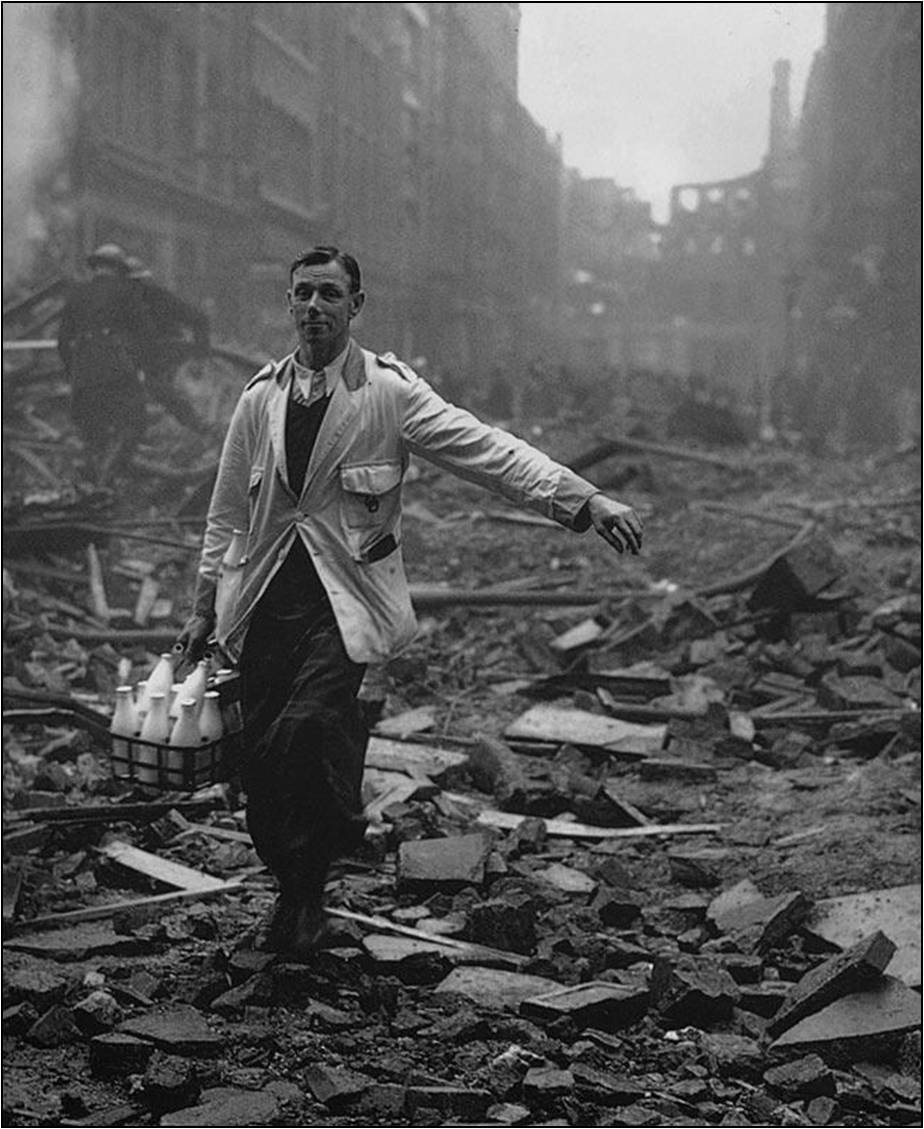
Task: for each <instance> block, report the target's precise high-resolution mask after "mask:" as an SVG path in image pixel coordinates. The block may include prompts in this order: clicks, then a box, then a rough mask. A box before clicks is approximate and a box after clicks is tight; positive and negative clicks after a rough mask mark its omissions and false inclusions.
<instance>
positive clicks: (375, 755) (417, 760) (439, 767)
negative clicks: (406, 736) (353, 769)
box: [366, 737, 468, 777]
mask: <svg viewBox="0 0 924 1129" xmlns="http://www.w3.org/2000/svg"><path fill="white" fill-rule="evenodd" d="M467 760H468V756H467V755H466V754H465V753H453V752H450V751H449V750H448V749H435V748H432V747H431V746H429V745H419V744H416V743H412V742H410V741H394V740H392V739H390V738H387V737H370V738H369V748H368V749H367V750H366V766H367V767H368V768H381V769H386V770H388V771H390V772H404V773H407V774H408V775H409V776H419V775H424V776H429V777H437V776H441V775H442V774H443V773H444V772H445V771H446V770H447V769H449V768H458V767H459V766H460V765H463V764H465V762H466V761H467Z"/></svg>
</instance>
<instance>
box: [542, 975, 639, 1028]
mask: <svg viewBox="0 0 924 1129" xmlns="http://www.w3.org/2000/svg"><path fill="white" fill-rule="evenodd" d="M648 1001H649V993H648V988H647V986H646V985H644V984H641V983H637V984H613V983H604V982H595V981H590V982H588V983H585V984H578V985H576V986H575V987H573V988H561V989H559V990H558V991H555V992H549V993H547V994H545V995H542V996H534V997H533V998H532V999H528V1000H524V1001H523V1002H522V1003H521V1004H520V1014H521V1015H522V1016H525V1017H526V1018H527V1019H536V1020H541V1021H543V1022H546V1023H550V1022H553V1021H554V1020H556V1019H561V1018H568V1019H571V1020H572V1021H573V1022H574V1023H575V1025H576V1026H577V1027H579V1028H583V1027H595V1028H597V1029H599V1030H601V1031H619V1030H622V1029H623V1028H624V1027H631V1026H632V1025H633V1024H635V1023H638V1022H639V1020H641V1019H642V1018H643V1017H644V1015H645V1013H646V1011H647V1010H648Z"/></svg>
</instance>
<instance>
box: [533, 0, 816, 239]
mask: <svg viewBox="0 0 924 1129" xmlns="http://www.w3.org/2000/svg"><path fill="white" fill-rule="evenodd" d="M520 9H521V12H522V19H521V24H520V101H521V102H522V103H523V104H524V105H525V106H526V108H527V109H528V110H529V111H530V113H531V114H532V115H533V117H534V118H535V119H536V121H537V122H539V124H540V125H542V126H544V127H545V128H546V130H548V131H549V132H550V133H552V134H555V133H560V134H561V135H562V138H563V141H564V159H565V163H566V164H567V165H569V166H571V167H574V168H578V169H580V170H581V172H583V173H584V174H585V175H586V176H607V177H612V178H613V179H614V180H616V181H617V182H618V183H619V184H621V185H623V186H626V187H631V188H634V189H635V190H636V192H637V193H638V195H639V196H641V197H642V198H643V199H646V200H651V201H652V203H653V204H654V205H655V215H656V217H657V218H658V219H661V220H664V219H666V218H667V217H666V209H667V199H668V194H669V191H670V187H671V185H672V184H677V183H681V182H684V181H702V180H721V179H724V178H726V177H732V176H738V175H740V174H743V173H747V172H751V171H752V170H753V169H755V168H757V167H758V166H759V164H760V162H761V160H762V158H763V155H764V153H765V151H766V145H767V125H768V115H769V105H770V84H771V81H772V67H773V63H774V60H776V59H781V58H786V59H789V60H790V61H791V62H792V65H793V85H792V90H793V101H792V105H793V110H794V112H795V113H796V114H798V112H799V109H800V107H801V101H802V92H803V90H804V86H805V80H806V78H807V77H808V71H809V67H810V65H811V61H812V56H813V54H814V52H815V50H816V49H817V48H818V47H820V46H821V44H822V42H823V39H824V10H825V5H824V4H811V3H800V4H758V3H749V4H743V3H737V4H736V3H723V4H699V3H684V4H656V3H647V4H624V3H611V4H548V3H546V4H542V3H533V4H521V5H520Z"/></svg>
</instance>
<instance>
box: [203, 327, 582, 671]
mask: <svg viewBox="0 0 924 1129" xmlns="http://www.w3.org/2000/svg"><path fill="white" fill-rule="evenodd" d="M292 360H293V355H290V356H288V357H286V358H285V359H284V360H282V361H280V362H279V363H276V364H272V365H267V366H266V368H264V369H263V370H261V371H260V372H259V373H257V375H256V376H255V377H254V378H253V379H252V380H251V381H250V383H249V384H248V385H247V386H246V388H245V389H244V392H243V393H242V395H241V398H240V400H239V401H238V404H237V406H236V408H235V411H234V415H233V417H232V419H231V424H230V427H229V429H228V434H227V436H226V438H225V442H224V447H223V449H222V453H221V462H220V465H219V468H218V477H217V480H216V482H215V488H214V491H213V493H212V500H211V503H210V506H209V513H208V520H207V525H206V532H205V540H204V545H203V551H202V557H201V561H200V567H199V571H200V575H201V580H202V582H203V583H204V584H205V585H206V586H208V585H209V584H215V585H216V586H217V597H216V620H217V622H216V634H217V638H218V641H219V643H220V644H221V645H222V647H223V648H224V649H225V650H226V651H227V652H228V654H229V655H230V656H231V657H232V658H234V659H237V658H239V657H240V649H241V645H242V643H243V639H244V634H245V632H246V629H247V625H248V623H249V621H250V618H251V615H252V613H253V611H254V608H255V607H256V604H257V601H258V600H259V599H260V597H261V595H262V594H263V593H264V592H265V591H266V588H267V585H268V584H269V583H270V581H271V580H272V578H273V576H274V575H275V573H276V571H277V569H278V568H279V566H280V565H281V564H282V562H283V561H284V560H285V558H286V556H287V554H288V552H289V550H290V549H291V547H292V544H293V542H294V540H295V538H296V537H299V538H301V540H302V543H303V545H304V547H305V549H306V550H307V552H308V554H309V556H310V558H311V560H312V561H313V563H314V566H315V568H316V569H317V573H318V577H319V578H320V580H321V583H322V585H323V586H324V589H325V591H326V593H327V596H328V598H329V600H330V603H331V606H332V607H333V610H334V614H335V616H336V619H337V623H338V625H339V627H340V632H341V634H342V636H343V641H344V645H345V647H346V650H347V653H348V655H349V656H350V658H351V659H353V660H354V661H355V662H360V663H369V662H377V661H381V660H383V659H386V658H387V657H388V656H389V655H390V654H393V653H394V651H395V650H396V649H397V648H398V647H400V646H401V645H403V644H405V643H407V642H409V641H410V639H412V638H413V636H414V634H415V631H416V619H415V617H414V611H413V608H412V606H411V600H410V596H409V593H408V586H407V578H406V576H405V572H404V562H403V559H402V555H401V483H402V479H403V477H404V473H405V471H406V469H407V465H408V457H409V455H410V454H411V453H413V454H417V455H421V456H422V457H423V458H425V459H428V460H429V461H430V462H433V463H436V464H437V465H438V466H440V467H444V468H446V469H448V470H451V471H452V472H453V473H455V474H458V475H460V476H461V477H462V478H465V479H468V480H469V481H471V482H476V483H478V484H479V485H481V486H485V487H487V488H488V489H490V490H493V491H496V492H497V493H499V494H503V495H504V496H505V497H507V498H509V499H511V500H512V501H514V502H516V503H517V504H519V505H521V506H523V507H525V508H528V509H531V510H536V511H538V512H539V513H541V514H544V515H545V516H547V517H550V518H553V519H554V520H555V521H558V522H560V523H561V524H562V525H564V526H567V527H569V528H572V529H575V528H581V529H585V528H587V526H588V524H589V520H588V519H586V517H584V516H583V515H582V518H581V519H578V514H579V511H580V510H581V508H582V507H583V505H584V503H585V502H586V501H587V499H588V498H589V497H590V496H591V495H592V494H594V493H597V491H596V488H595V487H593V486H592V485H591V484H590V483H589V482H586V481H585V480H584V479H582V478H580V477H579V476H578V475H576V474H574V473H573V472H572V471H570V470H568V469H567V468H566V467H563V466H561V465H560V464H558V463H556V462H555V461H554V460H552V459H550V458H549V457H548V456H547V455H544V454H543V453H542V452H540V451H537V450H536V449H535V448H534V447H531V446H530V445H529V444H528V443H525V442H523V441H522V440H521V439H517V438H516V437H515V436H512V435H510V434H508V433H507V432H505V431H502V430H500V429H499V428H494V427H490V426H488V425H487V424H484V423H482V422H481V421H480V420H478V419H476V418H475V416H473V415H472V414H471V413H470V412H467V411H464V410H462V409H461V408H457V407H454V406H453V405H452V404H448V403H447V402H446V401H445V400H443V399H442V398H441V397H440V396H439V395H438V394H437V393H436V392H435V391H434V390H433V389H432V388H431V387H430V385H429V384H427V383H426V381H424V380H422V379H421V378H420V377H418V376H417V375H416V374H415V373H414V372H413V371H412V370H411V369H409V368H408V367H407V366H406V365H404V364H402V363H401V362H400V361H397V360H395V359H394V358H393V357H392V356H391V355H390V354H386V355H385V356H382V357H378V356H376V355H375V354H374V353H371V352H368V351H367V350H365V349H362V348H360V346H359V345H358V344H357V343H356V342H355V341H351V342H350V344H349V346H348V354H347V357H346V361H345V364H344V366H343V373H342V376H341V379H340V380H339V381H338V383H337V385H336V387H335V389H334V392H333V394H332V396H331V400H330V403H329V405H328V407H327V411H326V413H325V415H324V419H323V422H322V424H321V427H320V430H319V432H318V436H317V440H316V442H315V445H314V448H313V450H312V452H311V457H310V459H309V462H308V468H307V471H306V473H305V481H304V486H303V488H302V490H301V492H300V493H299V494H296V493H295V492H294V491H293V490H292V488H291V487H290V485H289V482H288V477H287V473H286V451H285V424H286V409H287V404H288V400H289V392H290V384H291V381H292V380H293V379H294V374H293V364H292ZM235 531H240V532H239V535H237V536H234V534H235ZM389 535H390V536H389ZM392 546H393V547H392ZM383 553H384V555H383Z"/></svg>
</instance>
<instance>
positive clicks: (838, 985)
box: [767, 930, 895, 1036]
mask: <svg viewBox="0 0 924 1129" xmlns="http://www.w3.org/2000/svg"><path fill="white" fill-rule="evenodd" d="M894 952H895V945H894V944H893V943H892V941H890V940H889V938H888V937H886V935H885V934H884V933H882V932H881V931H879V930H877V931H876V932H875V933H873V934H872V935H871V936H869V937H867V938H865V939H864V940H863V941H859V942H858V943H857V944H856V945H854V946H853V947H852V948H850V949H847V950H846V951H845V952H843V953H837V954H836V955H835V956H832V957H829V959H828V960H826V961H824V963H823V964H820V965H819V966H818V967H817V968H813V969H812V971H811V972H808V973H806V974H805V976H803V977H802V979H801V980H800V981H799V982H798V983H797V984H795V985H794V986H793V987H792V988H791V989H790V991H789V994H788V996H787V999H786V1001H785V1002H784V1004H783V1006H782V1007H781V1008H780V1010H779V1011H778V1012H777V1013H776V1015H775V1016H774V1017H773V1020H772V1021H771V1022H770V1023H769V1024H768V1025H767V1032H768V1034H770V1035H774V1036H775V1035H779V1034H780V1032H781V1031H785V1030H786V1028H787V1027H792V1025H793V1024H794V1023H797V1022H798V1021H799V1020H800V1019H802V1018H804V1016H806V1015H811V1013H812V1012H815V1011H820V1010H821V1009H822V1008H823V1007H824V1006H825V1005H826V1004H829V1003H831V1001H832V1000H835V999H837V998H838V997H839V996H844V995H847V994H848V993H850V992H854V991H857V990H858V989H861V988H863V987H864V986H865V985H867V984H869V983H870V982H871V981H872V980H875V979H876V978H877V977H878V976H879V974H880V973H882V972H884V971H885V970H886V967H887V966H888V964H889V961H890V960H891V959H892V955H893V954H894Z"/></svg>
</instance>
